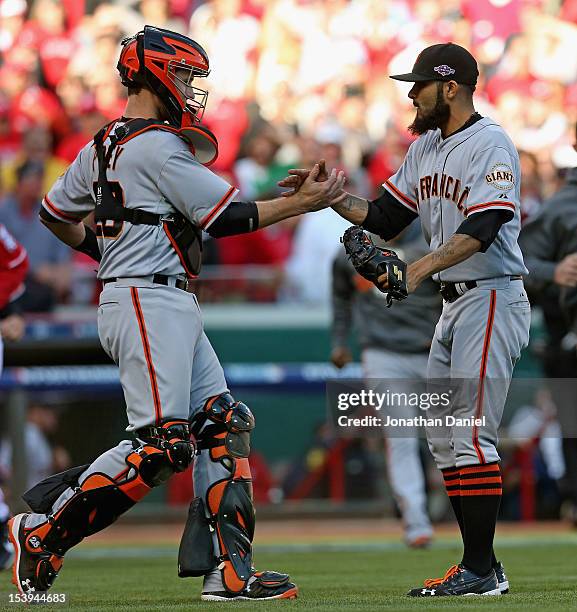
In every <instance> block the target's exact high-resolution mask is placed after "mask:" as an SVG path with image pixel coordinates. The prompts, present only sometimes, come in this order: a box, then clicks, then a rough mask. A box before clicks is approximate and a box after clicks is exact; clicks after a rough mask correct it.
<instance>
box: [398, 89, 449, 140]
mask: <svg viewBox="0 0 577 612" xmlns="http://www.w3.org/2000/svg"><path fill="white" fill-rule="evenodd" d="M450 115H451V108H450V107H449V105H448V104H447V103H446V102H445V101H444V100H443V84H442V83H437V99H436V100H435V106H434V107H433V108H432V109H431V110H430V111H429V112H428V113H427V114H424V113H421V115H419V113H418V110H417V115H416V116H415V119H414V121H413V123H411V125H409V127H408V128H407V129H408V130H409V132H410V133H411V134H413V135H414V136H420V135H421V134H424V133H425V132H428V131H429V130H436V129H437V128H440V127H442V126H443V125H445V124H446V123H447V121H448V120H449V117H450Z"/></svg>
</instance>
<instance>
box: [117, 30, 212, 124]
mask: <svg viewBox="0 0 577 612" xmlns="http://www.w3.org/2000/svg"><path fill="white" fill-rule="evenodd" d="M117 69H118V72H119V73H120V77H121V79H122V84H123V85H124V86H125V87H139V86H140V87H146V88H148V89H150V90H151V91H152V92H154V93H155V94H156V95H157V96H158V97H159V98H160V100H161V101H162V103H163V105H164V107H165V109H166V113H167V115H168V117H169V123H170V124H171V125H173V126H174V127H176V128H178V129H180V128H181V127H183V126H189V125H194V124H198V123H200V122H201V120H202V115H203V113H204V109H205V107H206V100H207V97H208V92H207V91H206V90H204V89H200V88H198V87H194V86H193V84H192V83H193V80H194V78H195V77H196V78H204V77H207V76H208V74H209V72H210V69H209V63H208V55H207V54H206V51H205V50H204V49H203V48H202V47H201V46H200V45H199V44H198V43H197V42H195V41H194V40H192V39H191V38H188V37H187V36H183V35H182V34H177V33H176V32H171V31H170V30H164V29H162V28H156V27H153V26H149V25H147V26H144V30H142V31H140V32H138V33H137V34H135V35H134V36H132V37H130V38H126V39H124V40H123V41H122V51H121V53H120V59H119V60H118V65H117Z"/></svg>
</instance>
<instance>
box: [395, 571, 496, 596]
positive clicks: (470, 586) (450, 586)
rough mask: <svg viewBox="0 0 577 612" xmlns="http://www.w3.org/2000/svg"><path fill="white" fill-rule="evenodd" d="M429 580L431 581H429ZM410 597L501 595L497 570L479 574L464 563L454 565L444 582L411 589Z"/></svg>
mask: <svg viewBox="0 0 577 612" xmlns="http://www.w3.org/2000/svg"><path fill="white" fill-rule="evenodd" d="M428 582H429V581H428ZM407 595H408V596H409V597H447V596H451V595H465V596H467V595H501V591H500V590H499V583H498V582H497V576H496V575H495V570H493V569H492V570H491V571H490V572H489V573H488V574H487V575H486V576H479V575H478V574H475V573H473V572H472V571H471V570H468V569H467V568H466V567H464V566H463V565H461V564H459V565H453V567H451V568H450V569H449V570H448V571H447V573H446V574H445V578H444V579H443V580H442V582H440V583H438V584H430V582H429V586H422V587H418V588H416V589H411V590H410V591H409V592H408V593H407Z"/></svg>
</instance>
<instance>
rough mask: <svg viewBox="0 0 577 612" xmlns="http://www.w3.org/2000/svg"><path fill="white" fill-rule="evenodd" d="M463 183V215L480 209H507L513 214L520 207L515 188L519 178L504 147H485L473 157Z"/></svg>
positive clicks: (471, 213)
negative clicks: (464, 191) (465, 186)
mask: <svg viewBox="0 0 577 612" xmlns="http://www.w3.org/2000/svg"><path fill="white" fill-rule="evenodd" d="M469 169H470V170H469V176H468V177H467V180H466V185H468V187H469V189H470V191H469V193H468V194H467V205H466V209H465V211H464V212H465V216H467V217H468V216H470V215H473V214H476V213H479V212H482V211H484V210H508V211H509V212H512V213H515V210H516V209H517V208H518V207H519V206H520V204H519V197H518V193H519V190H518V188H517V186H518V184H519V181H520V179H521V177H520V176H519V165H518V163H515V160H513V159H512V157H511V153H510V152H509V150H508V149H507V148H505V147H500V146H493V147H489V148H487V149H485V150H483V151H480V152H479V153H477V154H475V155H474V156H473V159H472V160H471V163H470V164H469Z"/></svg>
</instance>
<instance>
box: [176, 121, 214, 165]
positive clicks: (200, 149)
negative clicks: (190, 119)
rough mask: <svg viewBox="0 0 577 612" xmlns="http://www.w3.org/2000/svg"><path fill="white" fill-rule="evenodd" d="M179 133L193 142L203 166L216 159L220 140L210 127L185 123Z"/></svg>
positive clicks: (193, 148)
mask: <svg viewBox="0 0 577 612" xmlns="http://www.w3.org/2000/svg"><path fill="white" fill-rule="evenodd" d="M184 114H186V113H184ZM179 133H180V134H181V136H182V137H183V138H185V139H186V140H187V141H188V142H189V143H190V144H191V147H192V152H193V154H194V156H195V157H196V159H198V161H199V162H200V163H201V164H202V165H203V166H210V165H211V164H213V163H214V162H215V161H216V158H217V157H218V141H217V139H216V136H215V135H214V134H213V133H212V132H211V131H210V130H209V129H208V128H206V127H204V126H203V125H183V126H182V127H181V128H180V130H179Z"/></svg>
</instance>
